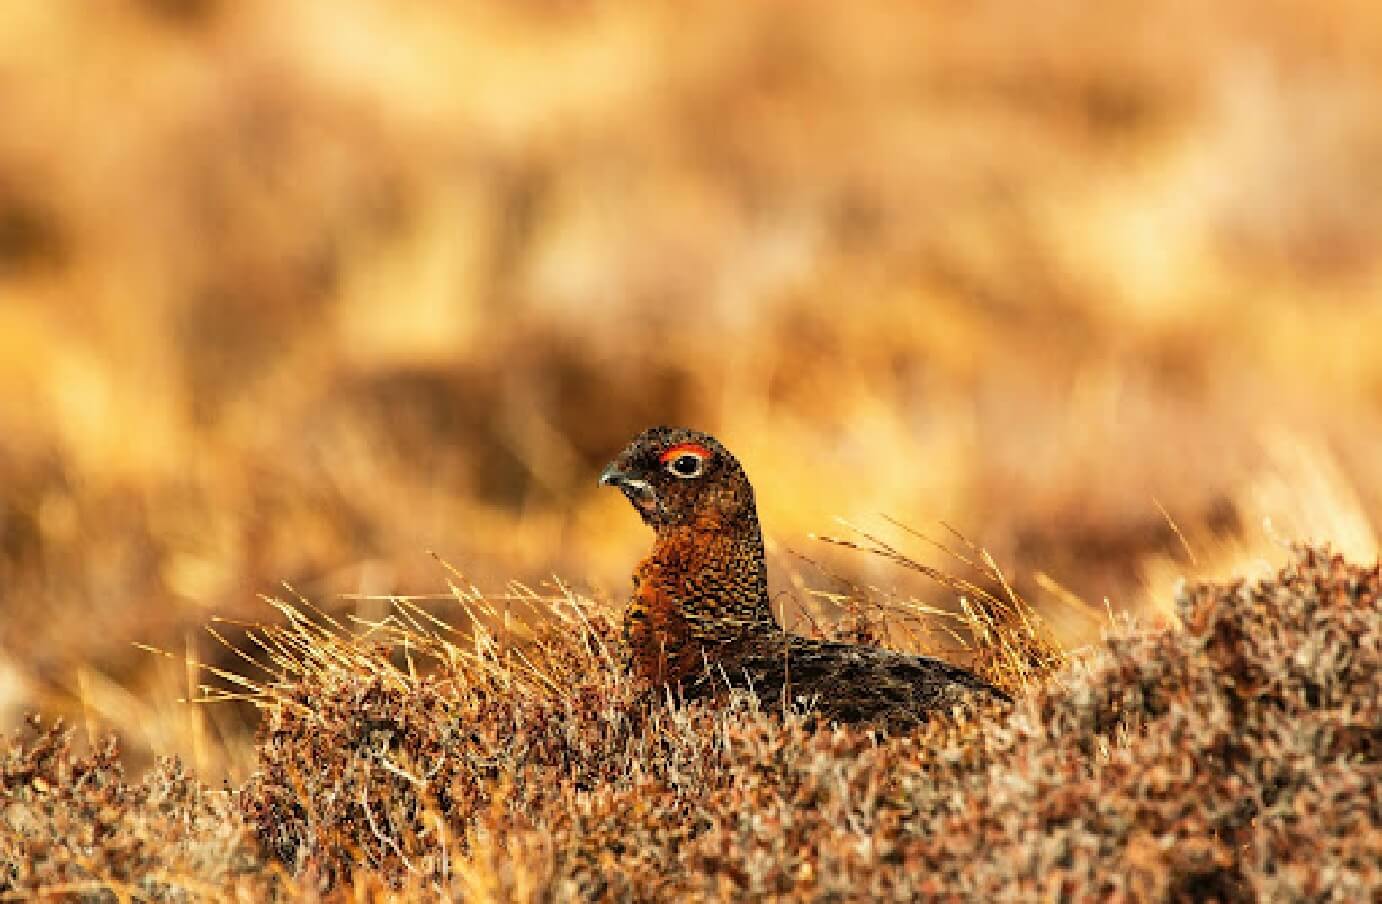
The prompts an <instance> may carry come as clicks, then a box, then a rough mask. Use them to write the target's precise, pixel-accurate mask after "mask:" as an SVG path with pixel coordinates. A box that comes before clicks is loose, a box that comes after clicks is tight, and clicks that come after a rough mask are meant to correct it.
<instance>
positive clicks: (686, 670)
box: [600, 427, 1010, 729]
mask: <svg viewBox="0 0 1382 904" xmlns="http://www.w3.org/2000/svg"><path fill="white" fill-rule="evenodd" d="M600 484H601V485H602V486H614V487H617V488H618V489H620V490H621V491H622V492H623V493H624V495H625V496H627V497H628V499H629V502H631V503H632V504H633V507H634V508H635V509H636V510H637V511H638V514H639V515H640V516H641V517H642V519H643V521H644V522H645V523H647V524H648V525H649V526H650V527H651V528H652V529H653V531H654V533H655V534H656V540H655V541H654V543H653V550H652V553H651V555H649V556H648V557H647V558H646V559H644V560H643V561H642V562H641V563H639V565H638V567H637V569H636V570H635V571H634V575H633V596H632V598H631V599H630V601H629V605H628V608H627V609H626V611H625V615H624V634H625V639H626V641H627V644H628V648H629V667H630V669H631V671H632V672H633V673H634V674H635V675H636V676H638V677H639V678H643V679H646V680H647V681H649V682H651V683H652V685H653V686H655V687H663V688H671V689H672V690H674V691H676V692H679V693H680V694H681V695H682V696H683V697H684V698H686V699H698V698H704V697H710V696H715V695H717V694H720V693H722V692H724V691H725V690H727V689H728V688H730V687H739V688H746V689H751V690H752V691H754V692H755V693H757V695H758V697H759V699H760V700H765V701H767V700H775V701H776V700H785V701H787V702H791V703H794V702H805V703H807V704H808V705H810V706H812V707H813V708H814V709H815V711H817V712H818V713H819V714H820V715H822V716H824V717H826V718H827V719H830V720H833V721H837V722H841V723H867V724H871V725H876V726H879V727H885V728H890V729H898V728H906V727H908V726H911V725H915V724H917V723H920V722H925V721H926V719H927V717H928V715H930V714H932V713H937V712H949V711H950V710H951V709H952V708H953V707H956V706H966V705H968V704H970V703H973V702H980V701H983V700H984V699H999V700H1008V699H1010V698H1009V697H1008V696H1007V694H1005V693H1004V692H1003V691H1001V690H999V689H998V688H996V687H994V686H993V685H991V684H989V683H988V682H986V681H984V680H983V679H981V678H979V677H978V676H977V675H974V674H973V673H971V672H969V671H966V670H965V669H962V668H960V667H958V666H954V665H950V664H948V663H945V662H942V661H941V660H939V659H932V658H930V657H926V656H912V655H908V654H905V653H899V652H895V651H892V650H887V649H883V648H880V647H871V646H860V645H856V644H849V643H841V642H833V641H823V640H815V639H811V638H806V637H800V636H798V635H795V634H792V633H790V632H788V631H785V630H783V628H782V627H780V626H779V625H778V623H777V620H776V619H775V618H774V617H773V613H772V607H771V605H770V604H769V597H768V570H767V563H766V561H765V559H764V555H763V536H762V532H761V530H760V528H759V525H758V511H757V506H756V504H755V502H754V495H753V487H752V486H751V485H750V484H749V480H748V477H747V475H746V474H745V473H744V469H743V467H741V466H740V464H739V461H738V460H737V459H736V458H735V457H734V456H733V455H732V454H730V452H729V450H727V449H726V448H725V447H724V446H723V445H721V444H720V442H719V441H718V440H716V439H715V438H714V437H712V436H710V435H708V434H705V433H701V432H698V431H695V430H689V429H685V428H680V427H652V428H650V429H648V430H645V431H644V432H643V433H642V434H640V435H639V436H638V437H637V438H635V439H634V440H633V441H632V442H631V443H630V444H629V445H628V446H627V447H626V448H625V449H624V451H623V452H621V453H620V454H619V456H618V457H617V458H615V459H614V461H612V462H610V464H609V465H608V466H607V467H606V468H605V470H604V472H603V473H602V474H601V475H600Z"/></svg>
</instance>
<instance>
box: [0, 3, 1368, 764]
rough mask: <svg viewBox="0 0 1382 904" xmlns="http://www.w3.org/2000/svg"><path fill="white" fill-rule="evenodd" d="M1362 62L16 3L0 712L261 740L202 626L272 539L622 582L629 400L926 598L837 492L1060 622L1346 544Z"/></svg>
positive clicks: (821, 13) (271, 584) (626, 553)
mask: <svg viewBox="0 0 1382 904" xmlns="http://www.w3.org/2000/svg"><path fill="white" fill-rule="evenodd" d="M1379 110H1382V6H1379V5H1378V4H1376V3H1375V2H1372V0H1336V2H1333V3H1330V4H1328V5H1324V6H1321V5H1318V4H1308V3H1305V2H1274V0H1225V2H1220V3H1215V4H1205V3H1200V2H1188V0H1187V2H1176V0H1169V2H1163V3H1158V4H1146V3H1135V2H1130V0H1129V2H1124V0H1114V2H1105V3H1099V4H1089V3H1081V2H1075V0H1038V2H1033V3H1025V4H1010V3H998V2H984V0H980V2H966V3H955V2H943V3H935V4H925V5H921V4H914V3H904V2H884V3H875V4H867V5H859V4H838V3H826V2H819V3H794V4H790V5H787V4H745V3H741V2H730V0H715V2H710V0H706V2H701V0H697V2H681V0H679V2H662V3H613V2H578V0H565V2H563V0H543V2H539V0H527V2H516V0H506V2H494V3H467V4H443V3H428V2H421V0H408V2H389V3H386V2H383V0H296V2H293V3H279V2H269V0H235V2H227V0H221V2H218V0H142V2H135V0H20V2H10V3H5V4H0V726H9V725H12V724H13V723H14V721H15V720H16V719H17V718H18V717H19V715H20V714H21V713H22V712H24V711H25V710H26V709H31V708H34V707H42V708H43V709H44V710H45V711H48V712H65V713H68V714H69V715H72V716H74V717H75V718H77V719H78V720H80V721H85V722H86V723H87V724H88V725H109V726H113V727H116V728H118V729H119V730H121V732H122V733H123V734H124V735H125V739H126V745H127V750H129V751H130V752H131V754H132V755H133V756H136V757H138V756H143V755H147V753H148V752H149V751H155V752H161V753H168V752H178V753H183V754H186V755H188V756H189V757H191V758H192V759H193V762H194V765H196V766H197V767H198V768H200V769H202V770H203V771H204V772H207V773H210V774H222V773H224V772H226V771H227V770H229V772H230V773H231V774H242V773H243V770H244V769H245V768H246V766H247V765H248V763H249V758H248V756H247V754H246V746H245V738H246V736H247V735H246V732H247V731H248V730H249V729H250V728H251V726H252V719H251V718H250V714H248V713H247V712H244V711H237V710H235V709H234V708H232V707H225V706H222V707H189V706H181V705H179V704H178V703H177V702H176V701H177V698H178V697H179V696H182V695H185V694H186V693H187V685H188V680H189V676H188V674H187V671H186V670H185V669H184V667H183V666H182V664H181V661H180V657H181V656H182V654H183V653H184V652H192V653H194V654H195V655H197V656H199V657H201V658H203V659H208V660H211V661H215V662H230V661H233V659H231V658H230V657H229V655H228V654H226V653H225V652H224V651H219V650H218V648H217V646H216V644H215V643H214V641H212V640H211V639H210V638H209V637H208V636H207V635H206V634H205V633H204V631H203V626H204V625H205V624H207V623H208V621H209V620H210V619H211V618H212V617H214V616H222V617H226V618H231V619H248V620H255V619H269V618H272V617H273V616H274V613H273V612H272V610H270V609H269V608H268V607H267V606H266V605H265V604H264V603H263V602H262V601H261V600H260V599H259V598H258V594H261V593H266V594H272V593H281V592H285V591H283V590H282V588H281V586H280V582H282V581H287V582H289V583H290V584H291V585H292V586H293V587H294V588H296V589H297V590H298V591H301V592H302V593H304V594H306V595H307V596H309V597H310V598H311V599H313V600H314V601H315V602H316V603H318V604H319V605H321V606H323V607H324V608H327V609H330V610H331V611H333V612H337V613H346V612H354V613H358V614H361V615H364V616H366V617H378V616H379V615H380V614H381V613H382V611H383V609H382V608H381V607H382V604H380V603H375V602H371V601H363V602H362V601H358V600H351V599H345V598H342V596H341V595H342V594H379V593H387V592H401V593H435V592H438V591H444V590H445V581H446V577H447V575H446V572H445V571H444V570H443V569H442V568H441V567H440V566H439V564H438V563H437V562H436V561H435V560H434V559H433V558H432V557H431V556H429V555H428V552H429V551H435V552H436V553H437V554H438V555H439V556H441V557H442V558H444V559H446V560H447V561H448V562H451V563H452V564H454V565H455V566H456V568H458V569H460V570H461V571H462V572H463V573H464V574H465V576H466V577H467V578H468V579H470V580H473V581H474V582H475V583H476V584H477V585H478V586H480V587H481V588H482V589H487V590H492V591H495V592H503V590H504V588H505V586H506V582H508V581H511V580H520V581H524V582H527V583H529V584H530V585H532V586H537V585H538V584H540V583H541V582H543V581H550V580H551V579H552V577H553V576H560V577H561V578H562V579H564V580H566V581H568V582H569V583H570V584H571V585H572V586H574V587H575V588H577V589H578V590H580V591H582V592H590V593H594V594H598V595H600V596H601V597H602V598H607V599H609V600H610V601H611V602H612V603H617V602H618V601H619V599H620V597H621V595H622V594H623V593H624V592H625V589H626V587H627V582H628V577H627V575H628V573H629V571H630V568H631V565H632V563H633V562H634V561H635V560H636V559H637V558H638V557H639V556H641V555H642V554H643V551H644V550H645V549H646V546H647V544H648V539H649V538H648V536H647V534H646V531H645V529H644V528H643V527H642V526H641V525H640V524H639V523H638V521H637V519H636V517H635V516H634V515H633V513H632V512H631V511H629V510H628V507H627V505H626V503H625V502H624V501H623V500H622V498H620V497H619V495H618V494H616V493H612V492H610V491H600V490H598V489H597V488H596V486H595V477H596V475H597V474H598V473H599V470H600V468H601V466H602V465H603V464H604V463H605V462H606V461H607V460H608V459H609V458H610V457H612V456H613V454H614V453H615V452H617V451H618V449H619V448H620V447H621V446H622V445H623V444H624V443H625V442H626V441H627V440H628V439H629V438H630V437H631V436H632V435H634V434H635V433H637V432H638V431H639V430H641V429H642V428H643V427H645V426H648V425H651V424H654V423H681V424H688V425H693V426H699V427H702V428H705V429H708V430H710V431H712V432H714V433H716V434H717V435H718V436H719V437H720V438H721V439H722V440H723V441H724V442H725V443H726V444H727V445H728V446H729V447H730V448H731V449H733V450H735V451H736V452H737V453H738V455H739V457H740V458H741V459H742V460H743V461H744V463H745V465H746V467H747V468H748V470H749V473H750V475H751V477H752V479H753V480H754V483H755V485H756V487H757V489H758V494H759V498H760V503H761V509H762V513H763V519H764V523H765V525H766V530H767V533H768V535H769V538H770V544H771V550H772V556H773V563H774V569H775V570H774V575H775V577H774V580H775V582H776V586H778V587H780V588H781V589H783V590H785V591H787V592H788V594H789V596H790V598H791V599H792V600H793V601H794V602H795V604H796V605H797V606H799V607H803V608H812V607H816V608H819V605H818V604H819V603H820V601H819V600H817V599H816V598H815V597H813V596H812V594H811V593H810V591H811V590H812V589H826V590H829V589H832V588H833V589H836V590H838V589H839V588H840V587H841V586H842V585H841V583H840V581H839V580H837V577H836V576H838V577H841V578H846V579H850V580H854V581H857V582H859V583H860V584H861V585H862V586H864V587H873V588H877V589H878V590H879V591H880V592H882V593H885V594H886V593H890V592H893V591H896V592H897V593H899V594H902V595H904V596H916V597H917V598H919V599H923V600H928V601H931V602H935V603H937V604H943V603H945V601H946V594H944V593H942V592H940V591H939V590H938V589H937V588H935V587H934V586H929V587H928V586H927V585H925V584H922V583H912V582H910V576H909V575H908V574H907V573H906V572H904V571H902V570H901V569H898V568H896V567H891V568H890V567H888V566H886V565H885V564H884V563H882V562H880V561H878V560H875V559H872V558H869V557H867V556H862V555H860V554H857V553H854V554H850V553H847V552H845V551H842V550H836V549H832V548H831V547H829V546H827V545H825V544H822V543H820V542H819V541H816V540H813V539H812V538H811V536H810V535H811V534H812V533H835V534H844V533H847V532H848V531H847V528H845V527H844V526H842V525H840V524H838V523H837V522H836V519H837V518H843V519H846V520H848V521H849V522H851V523H854V524H857V525H859V526H861V527H864V528H865V529H868V530H877V531H879V532H880V534H881V535H884V536H886V537H888V538H890V539H891V540H896V542H898V543H899V544H901V545H903V546H904V547H905V548H906V549H907V550H908V551H909V552H911V553H913V554H914V555H916V556H918V557H919V558H922V559H923V560H925V561H930V562H935V563H937V564H945V560H944V558H943V557H942V556H939V555H938V554H936V553H934V552H933V551H932V550H930V549H929V548H928V547H927V546H926V545H925V544H924V543H922V542H920V541H917V540H915V538H911V537H908V536H907V535H906V534H905V532H900V531H899V530H898V529H897V528H895V527H893V526H891V525H889V524H888V523H887V522H886V521H883V520H881V516H882V515H890V516H892V517H894V518H897V519H899V520H901V521H902V522H905V523H906V524H908V525H910V526H913V527H915V528H916V529H918V530H920V531H922V532H924V533H926V534H927V535H930V536H936V537H944V536H945V530H944V529H943V528H941V527H940V526H939V525H940V523H941V522H946V523H949V524H952V525H954V526H955V527H956V528H957V529H959V530H960V531H962V532H963V533H964V534H965V535H966V536H967V537H969V539H971V540H972V541H973V542H975V543H976V544H980V545H982V546H983V547H985V548H986V549H988V550H989V551H990V552H992V554H993V555H994V556H995V558H996V559H997V561H998V562H999V563H1000V564H1002V566H1003V567H1004V568H1005V569H1006V572H1007V574H1008V577H1009V579H1010V580H1011V581H1012V582H1013V583H1014V585H1015V586H1016V587H1018V589H1020V590H1021V591H1022V592H1024V593H1025V594H1027V595H1028V596H1029V598H1031V599H1032V600H1033V602H1034V603H1035V604H1036V605H1037V606H1038V607H1039V608H1042V609H1043V611H1045V612H1047V613H1048V615H1049V618H1050V620H1051V623H1052V624H1053V626H1054V627H1055V628H1056V630H1057V631H1058V633H1060V634H1061V636H1062V638H1063V639H1064V640H1065V641H1066V642H1067V643H1071V644H1075V643H1080V642H1083V641H1084V640H1087V639H1089V638H1090V637H1092V636H1094V635H1095V633H1096V632H1097V630H1098V627H1099V622H1100V619H1102V618H1105V617H1106V614H1107V612H1108V611H1110V610H1112V611H1117V610H1123V609H1127V610H1131V611H1134V612H1137V613H1140V614H1141V615H1142V616H1143V617H1148V618H1153V619H1155V618H1156V617H1158V607H1161V608H1164V607H1165V605H1166V602H1167V600H1168V599H1169V594H1170V590H1171V588H1172V586H1173V584H1174V581H1175V580H1176V579H1178V578H1179V577H1180V576H1182V575H1189V576H1194V575H1204V574H1211V573H1215V572H1216V571H1218V572H1223V573H1227V572H1229V571H1231V570H1236V571H1237V572H1239V573H1242V572H1244V571H1245V570H1247V571H1249V572H1250V571H1251V569H1252V568H1255V567H1256V568H1260V567H1266V566H1267V565H1269V564H1270V562H1271V561H1273V557H1274V556H1277V555H1278V554H1279V553H1280V550H1281V544H1282V543H1283V542H1285V541H1287V540H1292V539H1307V538H1310V539H1329V540H1332V541H1334V542H1335V543H1336V545H1339V546H1340V547H1342V548H1343V549H1344V550H1345V551H1348V552H1350V553H1352V554H1354V555H1359V556H1372V555H1375V554H1376V546H1375V534H1374V527H1375V525H1376V523H1377V519H1376V517H1375V516H1376V514H1377V513H1378V512H1379V504H1382V479H1379V478H1382V432H1379V429H1378V428H1379V424H1380V423H1382V355H1379V353H1378V340H1379V337H1382V255H1380V254H1379V250H1382V116H1379V115H1378V114H1379ZM1177 530H1179V532H1180V533H1179V535H1178V534H1177ZM797 554H800V555H803V556H806V557H808V558H810V559H812V560H814V561H815V562H817V563H819V565H820V567H817V566H815V565H812V564H810V563H808V562H805V561H803V560H802V559H801V558H799V557H798V555H797ZM951 565H952V566H953V563H951ZM947 567H950V566H947ZM1076 597H1078V600H1079V601H1075V598H1076ZM434 608H435V611H438V612H439V613H440V614H443V615H446V616H447V617H448V618H458V617H459V615H458V614H457V612H456V611H455V608H454V607H448V606H447V604H446V603H444V602H439V603H437V604H436V605H435V607H434ZM226 630H228V631H229V630H231V628H230V627H226ZM135 641H138V642H142V643H147V644H152V645H155V646H158V647H161V648H163V649H167V650H170V651H172V652H174V653H176V654H177V655H178V657H179V658H178V659H164V658H160V657H158V656H154V655H151V654H149V653H147V652H144V651H141V650H139V649H137V648H135V647H134V646H133V642H135Z"/></svg>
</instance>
